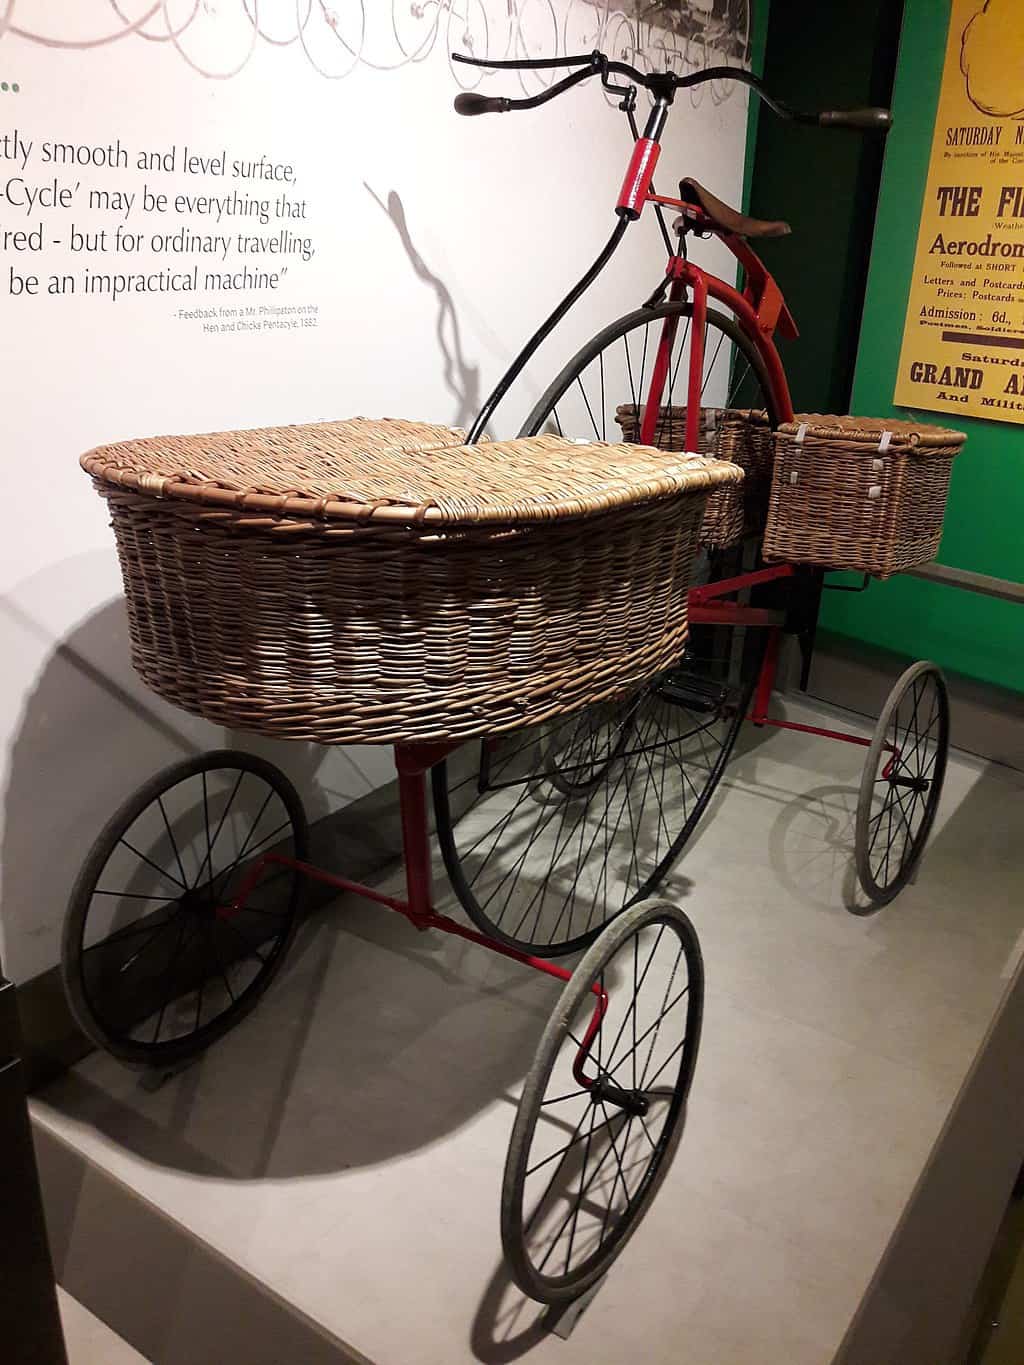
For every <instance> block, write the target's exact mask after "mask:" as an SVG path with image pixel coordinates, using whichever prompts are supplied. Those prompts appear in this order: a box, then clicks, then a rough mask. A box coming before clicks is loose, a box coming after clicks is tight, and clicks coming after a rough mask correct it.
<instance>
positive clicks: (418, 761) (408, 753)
mask: <svg viewBox="0 0 1024 1365" xmlns="http://www.w3.org/2000/svg"><path fill="white" fill-rule="evenodd" d="M428 766H429V763H428V762H427V760H426V756H424V757H420V756H419V754H418V753H417V749H416V746H415V745H412V744H396V745H395V767H396V768H397V770H398V801H399V808H400V811H401V816H402V850H403V853H404V856H405V884H406V887H407V889H408V894H409V910H410V912H411V914H412V916H414V917H415V916H417V915H429V914H430V913H431V911H432V909H433V906H432V904H431V901H432V894H431V885H430V880H431V879H430V834H429V830H428V827H427V768H428Z"/></svg>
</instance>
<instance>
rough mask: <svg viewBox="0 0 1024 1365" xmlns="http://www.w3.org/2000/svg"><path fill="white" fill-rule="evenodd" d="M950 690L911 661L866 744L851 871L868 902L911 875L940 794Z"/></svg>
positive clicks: (887, 897)
mask: <svg viewBox="0 0 1024 1365" xmlns="http://www.w3.org/2000/svg"><path fill="white" fill-rule="evenodd" d="M948 753H949V696H948V693H947V691H946V682H945V679H944V678H943V676H942V673H941V671H940V670H939V668H938V667H937V666H936V665H935V664H933V663H929V662H927V661H925V660H922V661H921V662H919V663H916V664H912V665H911V666H910V668H908V669H907V670H906V672H905V673H904V674H903V675H902V676H901V677H900V678H899V679H898V680H897V682H896V685H895V687H894V688H893V689H892V691H891V692H890V693H889V696H888V697H887V699H886V702H885V705H884V706H883V707H882V713H881V715H880V716H879V718H878V724H877V726H876V727H875V734H874V738H873V739H872V741H871V747H870V749H869V750H868V757H867V762H866V763H865V765H864V775H863V777H862V778H861V784H860V796H859V798H858V801H857V827H856V838H855V857H856V865H857V876H858V878H859V879H860V883H861V886H862V887H863V888H864V891H865V894H866V895H867V896H868V897H869V898H870V900H871V902H872V904H873V905H876V906H882V905H886V904H887V903H888V902H889V901H891V900H892V899H893V897H894V896H896V895H898V894H899V892H900V891H902V890H903V888H904V887H905V886H906V885H907V883H908V882H909V881H911V880H912V879H913V876H914V873H915V871H916V869H917V866H918V863H919V862H920V860H921V854H922V853H923V851H924V846H925V843H926V842H927V840H928V835H929V834H930V833H931V828H932V825H933V823H934V821H935V812H936V811H937V809H938V805H939V798H940V796H941V795H942V782H943V778H944V777H945V775H946V758H947V755H948Z"/></svg>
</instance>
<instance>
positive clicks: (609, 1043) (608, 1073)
mask: <svg viewBox="0 0 1024 1365" xmlns="http://www.w3.org/2000/svg"><path fill="white" fill-rule="evenodd" d="M703 1002H704V969H703V964H702V961H701V954H700V946H699V943H698V941H697V935H696V932H695V931H694V928H693V926H692V924H691V923H690V921H689V920H688V919H687V917H686V915H684V914H683V912H682V911H681V910H679V909H678V908H677V907H676V906H674V905H672V904H670V903H669V902H667V901H648V902H646V903H645V904H643V905H637V906H634V908H633V909H632V910H630V911H629V912H628V913H627V914H625V915H623V916H621V918H619V919H618V920H616V922H615V923H614V924H612V925H609V927H608V928H607V929H606V930H605V931H604V933H603V934H602V935H601V937H600V938H599V939H598V940H597V942H596V943H595V944H594V945H593V946H592V947H591V948H590V950H589V951H588V952H587V953H586V955H585V956H584V958H583V959H582V961H581V962H580V964H579V966H578V967H577V968H576V970H575V972H574V973H573V975H572V978H571V980H570V981H569V982H568V983H567V984H566V986H565V989H564V991H563V992H562V996H561V998H560V999H559V1001H558V1004H557V1005H556V1007H555V1009H554V1010H553V1012H552V1014H551V1018H550V1020H549V1021H548V1025H547V1027H546V1029H545V1030H544V1034H543V1037H542V1038H541V1041H540V1046H539V1047H538V1049H537V1055H536V1058H535V1060H534V1063H533V1067H532V1069H531V1071H530V1074H529V1076H528V1077H527V1080H526V1084H525V1086H524V1087H523V1093H522V1097H521V1099H520V1101H519V1110H518V1113H517V1114H516V1121H515V1126H514V1127H513V1130H512V1139H511V1142H510V1144H509V1151H508V1159H507V1161H506V1164H505V1177H504V1183H503V1186H502V1199H501V1238H502V1245H503V1247H504V1250H505V1257H506V1260H507V1262H508V1266H509V1270H510V1271H511V1273H512V1275H513V1277H514V1279H515V1281H516V1283H517V1284H518V1285H519V1287H520V1289H522V1290H523V1292H524V1293H526V1294H529V1295H530V1296H531V1297H532V1298H535V1299H538V1300H540V1302H542V1303H564V1302H566V1301H568V1300H571V1299H574V1298H576V1297H578V1296H579V1295H580V1294H582V1293H583V1292H584V1291H585V1290H586V1289H588V1288H589V1287H590V1286H591V1285H592V1284H594V1283H595V1281H597V1280H598V1279H600V1277H601V1276H602V1275H604V1274H605V1272H606V1271H607V1270H608V1267H609V1266H610V1265H611V1263H612V1262H613V1261H614V1260H615V1258H616V1256H618V1254H619V1253H620V1252H621V1251H622V1249H623V1247H624V1246H625V1245H626V1243H627V1242H628V1240H629V1238H630V1237H631V1236H632V1235H633V1233H634V1232H635V1231H636V1229H637V1227H638V1225H639V1223H640V1220H641V1219H642V1218H643V1216H644V1214H645V1213H646V1211H647V1209H648V1207H649V1206H650V1202H651V1199H652V1198H653V1196H654V1194H655V1192H656V1190H657V1188H658V1183H659V1181H660V1179H661V1178H662V1177H663V1176H664V1174H665V1172H666V1170H667V1169H668V1165H669V1162H670V1160H671V1157H672V1155H673V1152H674V1150H675V1146H676V1143H677V1140H678V1138H679V1135H680V1133H681V1131H682V1121H683V1118H684V1115H685V1106H686V1098H687V1095H688V1094H689V1090H690V1084H691V1082H692V1080H693V1071H694V1066H695V1065H696V1061H697V1050H698V1047H699V1044H700V1028H701V1018H702V1013H703Z"/></svg>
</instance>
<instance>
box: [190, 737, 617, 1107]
mask: <svg viewBox="0 0 1024 1365" xmlns="http://www.w3.org/2000/svg"><path fill="white" fill-rule="evenodd" d="M456 748H458V745H457V744H396V745H395V748H394V755H395V768H396V769H397V771H398V800H399V807H400V811H401V819H402V852H403V856H404V859H405V884H406V893H407V894H406V899H404V900H403V899H401V898H400V897H397V896H388V895H385V894H384V893H383V892H382V891H378V890H376V889H375V888H374V887H372V886H366V885H365V884H364V883H362V882H354V881H350V880H349V879H348V878H347V877H339V876H337V874H336V873H334V872H328V871H327V870H326V869H325V868H322V867H316V866H315V865H314V864H313V863H306V862H302V861H301V860H300V859H298V858H288V857H285V856H284V855H283V854H280V853H265V854H264V855H263V856H262V857H261V858H259V859H258V860H257V861H256V862H255V863H254V864H253V865H252V867H251V868H250V869H249V871H248V873H247V874H246V876H245V877H244V878H243V880H242V884H241V886H240V887H239V889H238V893H237V895H236V896H235V897H234V899H233V900H232V901H231V902H230V903H229V904H228V905H222V906H218V907H217V914H218V915H220V916H221V917H222V918H228V917H229V916H231V915H233V914H238V913H239V912H240V911H241V910H244V908H245V903H246V901H247V900H248V899H249V897H250V896H251V895H252V893H253V891H255V889H256V887H257V886H258V885H259V883H260V880H261V879H262V877H263V876H264V874H265V872H266V870H267V868H268V867H290V868H292V869H293V870H294V871H296V872H301V873H302V875H303V876H305V877H310V878H311V879H312V880H314V881H318V882H323V883H324V884H325V885H326V886H332V887H334V889H335V890H336V891H345V892H348V893H350V894H352V895H356V896H363V897H364V898H365V899H366V900H370V901H373V902H374V903H375V904H376V905H383V906H385V907H386V908H387V909H388V910H394V911H396V912H397V913H398V914H399V915H401V916H402V917H403V918H404V919H407V920H408V921H409V923H410V924H411V925H412V926H413V928H414V929H418V930H420V931H421V932H422V931H425V930H427V929H438V930H440V932H441V933H442V934H451V935H453V936H454V937H456V938H463V939H466V940H467V942H469V943H476V944H478V945H479V947H481V948H486V949H488V950H489V951H490V952H492V953H497V954H499V956H501V957H508V958H511V959H512V961H513V962H521V963H522V964H523V966H524V967H532V968H533V970H534V971H536V972H543V973H544V974H545V976H551V977H554V978H555V979H556V980H557V981H563V982H565V981H568V980H569V979H570V977H571V976H572V972H571V971H570V970H569V968H567V967H560V966H558V964H557V963H554V962H549V961H548V960H547V959H546V958H543V957H534V956H533V955H532V954H530V953H524V952H521V951H520V950H519V949H518V948H510V947H508V946H507V945H506V944H504V943H498V942H496V941H495V940H494V939H492V938H488V937H487V935H486V934H481V933H478V932H477V931H476V930H475V929H470V928H468V926H466V925H464V924H459V922H458V921H457V920H453V919H450V918H449V917H448V916H447V915H439V914H438V913H437V911H436V910H435V909H434V908H433V895H432V890H431V871H430V833H429V825H428V820H427V773H428V771H429V770H430V769H431V768H432V767H433V766H434V764H435V763H440V762H441V760H442V759H443V758H445V757H446V756H447V755H448V754H449V753H451V752H452V750H453V749H456ZM591 990H592V992H593V994H594V996H595V1004H594V1013H593V1014H592V1015H591V1018H590V1022H589V1024H588V1025H587V1030H586V1032H585V1033H584V1035H583V1039H582V1046H581V1047H580V1049H579V1051H578V1052H577V1054H576V1058H575V1060H574V1062H573V1076H574V1077H575V1078H576V1080H577V1081H578V1082H579V1084H580V1085H582V1086H585V1087H587V1088H588V1089H589V1087H590V1086H592V1085H593V1084H594V1081H595V1079H596V1078H594V1077H589V1076H587V1075H586V1073H585V1072H584V1070H583V1067H584V1064H585V1062H586V1060H587V1058H588V1056H589V1055H590V1049H591V1046H592V1044H593V1042H594V1039H595V1038H596V1037H597V1032H598V1030H599V1028H600V1027H601V1023H602V1021H603V1020H604V1017H605V1014H606V1013H607V1010H608V995H607V993H606V992H605V990H604V989H603V988H602V987H601V986H600V985H599V984H598V983H597V982H596V981H595V982H594V984H593V986H592V987H591Z"/></svg>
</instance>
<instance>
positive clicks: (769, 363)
mask: <svg viewBox="0 0 1024 1365" xmlns="http://www.w3.org/2000/svg"><path fill="white" fill-rule="evenodd" d="M658 131H659V132H660V128H659V130H658ZM659 151H660V148H659V144H658V142H657V138H656V137H655V138H652V137H649V136H646V135H645V136H643V137H639V138H637V139H636V143H635V145H634V148H633V155H632V157H631V159H630V163H629V167H628V169H627V171H626V176H625V179H624V180H623V183H622V189H621V191H620V193H619V199H618V204H617V205H616V207H617V210H618V212H619V213H620V215H622V216H623V217H624V218H627V219H629V220H634V219H636V218H639V217H640V215H641V213H642V211H643V208H644V206H645V205H646V204H657V205H659V206H660V207H661V208H663V209H665V208H667V209H673V210H675V211H677V212H678V213H679V214H680V217H681V219H682V226H683V229H684V232H682V233H680V241H682V239H683V236H684V233H685V232H686V231H691V232H695V233H697V234H699V235H701V236H711V235H713V236H715V237H717V238H718V239H719V241H721V242H723V243H724V244H725V246H726V247H728V249H729V251H730V252H731V253H732V254H733V256H735V257H736V260H737V261H738V262H739V264H740V265H741V266H742V267H743V277H744V283H743V289H742V292H741V291H740V290H738V289H736V288H734V287H733V286H732V285H730V284H727V283H726V282H725V281H724V280H722V279H719V278H718V277H717V276H716V275H711V274H709V273H708V272H707V271H705V270H702V269H701V268H700V266H697V265H694V264H693V262H692V261H690V260H688V259H687V257H686V256H685V255H682V254H680V253H673V254H672V255H670V257H669V261H668V265H667V267H666V273H667V275H668V278H669V280H670V285H669V289H668V300H669V302H670V303H682V302H684V301H685V300H686V298H687V296H688V297H689V300H690V304H691V308H692V314H691V321H690V359H689V369H688V374H687V392H686V429H685V430H686V435H685V441H686V448H687V450H698V449H699V448H700V426H699V423H700V414H701V406H702V398H703V392H704V386H705V383H706V378H705V375H704V342H705V336H706V324H707V307H708V299H709V298H710V299H714V300H715V301H716V302H718V303H721V304H723V305H724V306H725V307H726V308H728V309H729V311H730V312H731V313H732V314H733V316H734V317H735V318H736V320H737V322H738V323H739V325H740V327H741V328H742V330H743V333H744V335H745V336H746V337H747V339H748V340H749V341H750V343H751V345H752V346H753V347H754V349H755V351H756V353H757V355H758V356H759V358H760V360H761V362H762V366H763V370H764V376H765V378H766V380H767V384H768V389H769V398H770V405H771V408H772V415H773V416H774V418H775V421H776V422H790V421H792V420H793V402H792V399H791V398H790V394H789V385H788V383H787V382H786V374H785V370H784V369H783V366H782V361H781V359H780V357H779V353H778V351H777V349H776V347H775V342H774V336H775V333H776V331H778V332H779V334H780V335H781V336H783V337H784V338H786V339H795V338H796V337H797V335H798V332H797V327H796V323H795V322H794V321H793V316H792V314H791V313H790V311H789V309H788V308H787V307H786V301H785V299H784V298H783V296H782V291H781V290H780V289H779V287H778V285H777V284H776V282H775V280H774V279H773V277H772V275H771V274H770V272H769V271H768V270H767V268H766V267H765V265H764V262H763V261H762V260H761V259H760V257H759V256H758V255H757V253H756V252H755V251H754V250H753V249H752V248H751V246H750V245H749V243H748V242H747V241H746V240H745V239H744V238H742V237H739V236H737V235H736V234H735V233H733V232H729V231H727V230H726V229H725V228H723V227H722V226H720V225H719V224H718V223H716V222H715V221H714V219H712V218H711V217H710V216H709V214H708V213H707V212H706V211H705V210H704V209H703V208H702V207H701V206H700V205H699V204H694V203H692V202H690V201H688V200H684V199H673V198H669V197H667V196H665V195H660V194H656V193H655V192H654V188H653V178H654V168H655V166H656V165H657V161H658V153H659ZM678 326H679V314H678V313H677V314H674V315H671V316H669V317H666V318H665V319H664V321H663V323H662V329H661V336H660V338H659V341H658V350H657V352H656V355H655V361H654V367H653V370H652V372H651V380H650V387H649V389H648V391H647V393H646V395H641V397H642V398H643V400H644V406H643V415H642V417H641V419H640V431H639V438H640V441H641V443H642V444H644V445H650V444H653V443H654V440H655V436H656V433H657V424H658V416H659V413H660V410H661V401H662V397H663V395H664V389H665V383H666V381H667V379H668V376H669V373H670V366H671V357H672V348H673V346H674V344H675V339H676V333H677V330H678ZM796 572H797V570H796V568H795V567H794V566H793V565H792V564H777V565H772V566H770V567H768V568H764V569H756V570H753V571H751V572H749V573H743V574H737V575H735V576H734V577H732V578H726V579H720V580H719V581H717V582H715V583H710V584H705V585H702V586H700V587H696V588H693V589H691V591H690V593H689V596H688V615H689V620H690V622H691V623H692V624H693V625H709V626H710V625H735V626H749V627H759V628H767V630H768V631H769V634H768V640H767V643H766V648H765V652H764V657H763V660H762V663H761V670H760V673H759V675H758V679H757V683H756V685H755V689H754V697H753V705H752V709H751V714H750V719H751V721H752V722H753V723H754V724H755V725H758V726H763V725H770V726H774V727H776V728H778V729H785V730H799V731H802V732H804V733H808V734H816V735H822V736H824V737H826V738H828V739H838V740H842V741H844V742H846V743H851V744H861V745H868V744H870V740H867V739H865V738H863V736H861V735H852V734H849V733H847V732H845V731H839V730H828V729H824V728H823V727H821V726H815V725H802V724H798V723H797V722H795V721H789V720H782V719H779V718H775V717H771V716H769V715H768V703H769V700H770V697H771V694H772V692H773V691H774V688H775V681H776V676H777V672H778V663H779V651H780V646H781V641H782V630H783V627H784V624H785V616H784V613H782V612H779V611H773V610H770V609H766V608H762V607H755V606H750V605H748V604H747V603H741V602H738V601H733V600H730V599H732V598H733V597H734V596H735V595H736V594H738V593H740V592H744V591H749V590H750V589H752V588H755V587H758V586H760V585H763V584H766V583H771V582H781V581H783V580H785V579H788V578H793V577H794V576H795V575H796Z"/></svg>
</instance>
